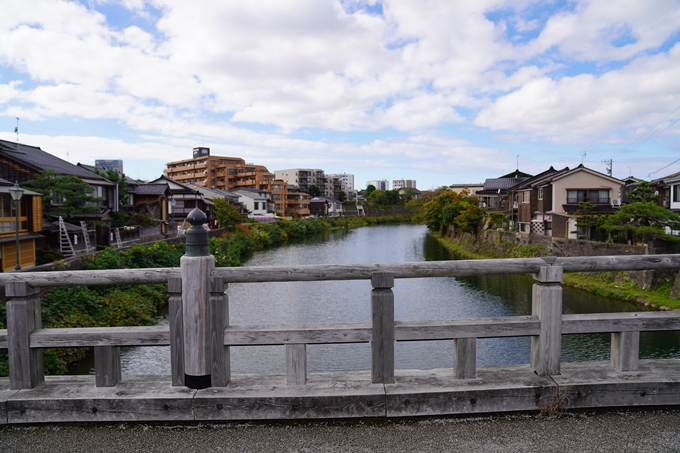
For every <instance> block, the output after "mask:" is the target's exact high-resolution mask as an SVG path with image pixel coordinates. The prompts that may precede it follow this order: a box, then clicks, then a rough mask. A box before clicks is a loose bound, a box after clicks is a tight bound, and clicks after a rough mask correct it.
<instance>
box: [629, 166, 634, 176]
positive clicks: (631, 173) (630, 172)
mask: <svg viewBox="0 0 680 453" xmlns="http://www.w3.org/2000/svg"><path fill="white" fill-rule="evenodd" d="M628 176H633V171H632V170H631V169H630V167H628Z"/></svg>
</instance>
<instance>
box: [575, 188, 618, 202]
mask: <svg viewBox="0 0 680 453" xmlns="http://www.w3.org/2000/svg"><path fill="white" fill-rule="evenodd" d="M586 201H588V202H590V203H609V190H567V203H572V204H576V203H583V202H586Z"/></svg>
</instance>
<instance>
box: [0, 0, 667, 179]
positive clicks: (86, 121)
mask: <svg viewBox="0 0 680 453" xmlns="http://www.w3.org/2000/svg"><path fill="white" fill-rule="evenodd" d="M2 5H3V7H2V14H0V138H2V139H4V140H11V141H16V140H17V134H16V133H15V127H17V124H18V131H19V134H18V139H19V141H20V142H21V143H24V144H28V145H33V146H40V147H41V148H42V149H43V150H45V151H47V152H49V153H52V154H54V155H56V156H59V157H61V158H63V159H65V160H68V161H70V162H72V163H74V164H75V163H78V162H80V163H84V164H94V161H95V159H122V160H123V163H124V171H125V173H126V174H127V175H128V176H131V177H133V178H139V179H155V178H157V177H159V176H160V175H161V174H162V171H163V169H164V168H165V163H167V162H170V161H175V160H182V159H189V158H191V157H192V149H193V148H194V147H197V146H206V147H209V148H210V149H211V154H213V155H224V156H236V157H241V158H243V159H245V160H246V162H248V163H254V164H259V165H265V166H266V167H267V168H268V169H269V170H270V171H275V170H281V169H288V168H295V167H303V168H320V169H323V170H325V171H326V172H327V173H350V174H354V175H355V186H356V188H358V189H361V188H364V187H365V184H366V181H369V180H384V179H386V180H388V181H390V183H391V181H392V180H396V179H415V180H416V181H417V187H418V188H419V189H421V190H427V189H431V188H436V187H440V186H443V185H450V184H466V183H467V184H473V183H480V182H483V181H484V180H485V179H486V178H494V177H499V176H502V175H504V174H506V173H510V172H512V171H514V170H515V169H516V168H518V167H519V169H520V170H522V171H524V172H527V173H530V174H537V173H540V172H542V171H544V170H546V169H547V168H549V167H550V166H554V167H555V168H564V167H567V166H568V167H570V168H573V167H575V166H577V165H579V164H581V163H583V164H584V165H585V166H586V167H589V168H591V169H593V170H596V171H599V172H603V173H605V172H606V171H607V170H606V169H607V167H608V165H609V162H610V161H611V167H612V170H613V176H614V177H617V178H625V177H627V176H631V175H632V176H636V177H638V178H642V179H647V180H649V179H655V178H659V177H663V176H665V175H668V174H671V173H675V172H679V171H680V2H679V1H678V0H583V1H568V0H567V1H565V0H555V1H549V0H547V1H546V0H541V1H531V0H475V1H469V0H464V1H459V0H395V1H392V0H383V1H379V0H258V1H256V2H249V1H242V0H241V1H231V0H195V1H187V0H81V1H75V0H71V1H65V0H3V2H2ZM17 118H19V120H17Z"/></svg>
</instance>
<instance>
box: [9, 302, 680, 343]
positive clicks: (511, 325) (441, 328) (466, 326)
mask: <svg viewBox="0 0 680 453" xmlns="http://www.w3.org/2000/svg"><path fill="white" fill-rule="evenodd" d="M394 326H395V327H394V336H395V340H397V341H430V340H450V339H456V338H499V337H523V336H531V335H537V334H538V330H539V321H538V319H537V318H536V317H535V316H507V317H497V318H469V319H468V318H463V319H454V320H432V321H396V322H395V323H394ZM669 330H680V316H678V313H677V312H675V311H671V312H656V311H650V312H637V313H588V314H579V315H563V316H562V333H563V334H565V335H572V334H589V333H611V332H635V331H637V332H652V331H669ZM369 341H371V323H369V322H357V323H344V324H302V325H264V326H229V327H227V328H226V329H225V330H224V344H225V346H263V345H283V344H293V343H306V344H324V343H325V344H333V343H366V342H369ZM169 344H170V331H169V328H168V326H144V327H83V328H66V329H40V330H37V331H35V332H34V333H32V334H31V336H30V346H31V347H32V348H72V347H90V346H167V345H169ZM2 348H7V330H0V349H2Z"/></svg>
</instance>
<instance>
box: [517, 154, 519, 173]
mask: <svg viewBox="0 0 680 453" xmlns="http://www.w3.org/2000/svg"><path fill="white" fill-rule="evenodd" d="M517 169H518V170H519V154H518V155H517Z"/></svg>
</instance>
